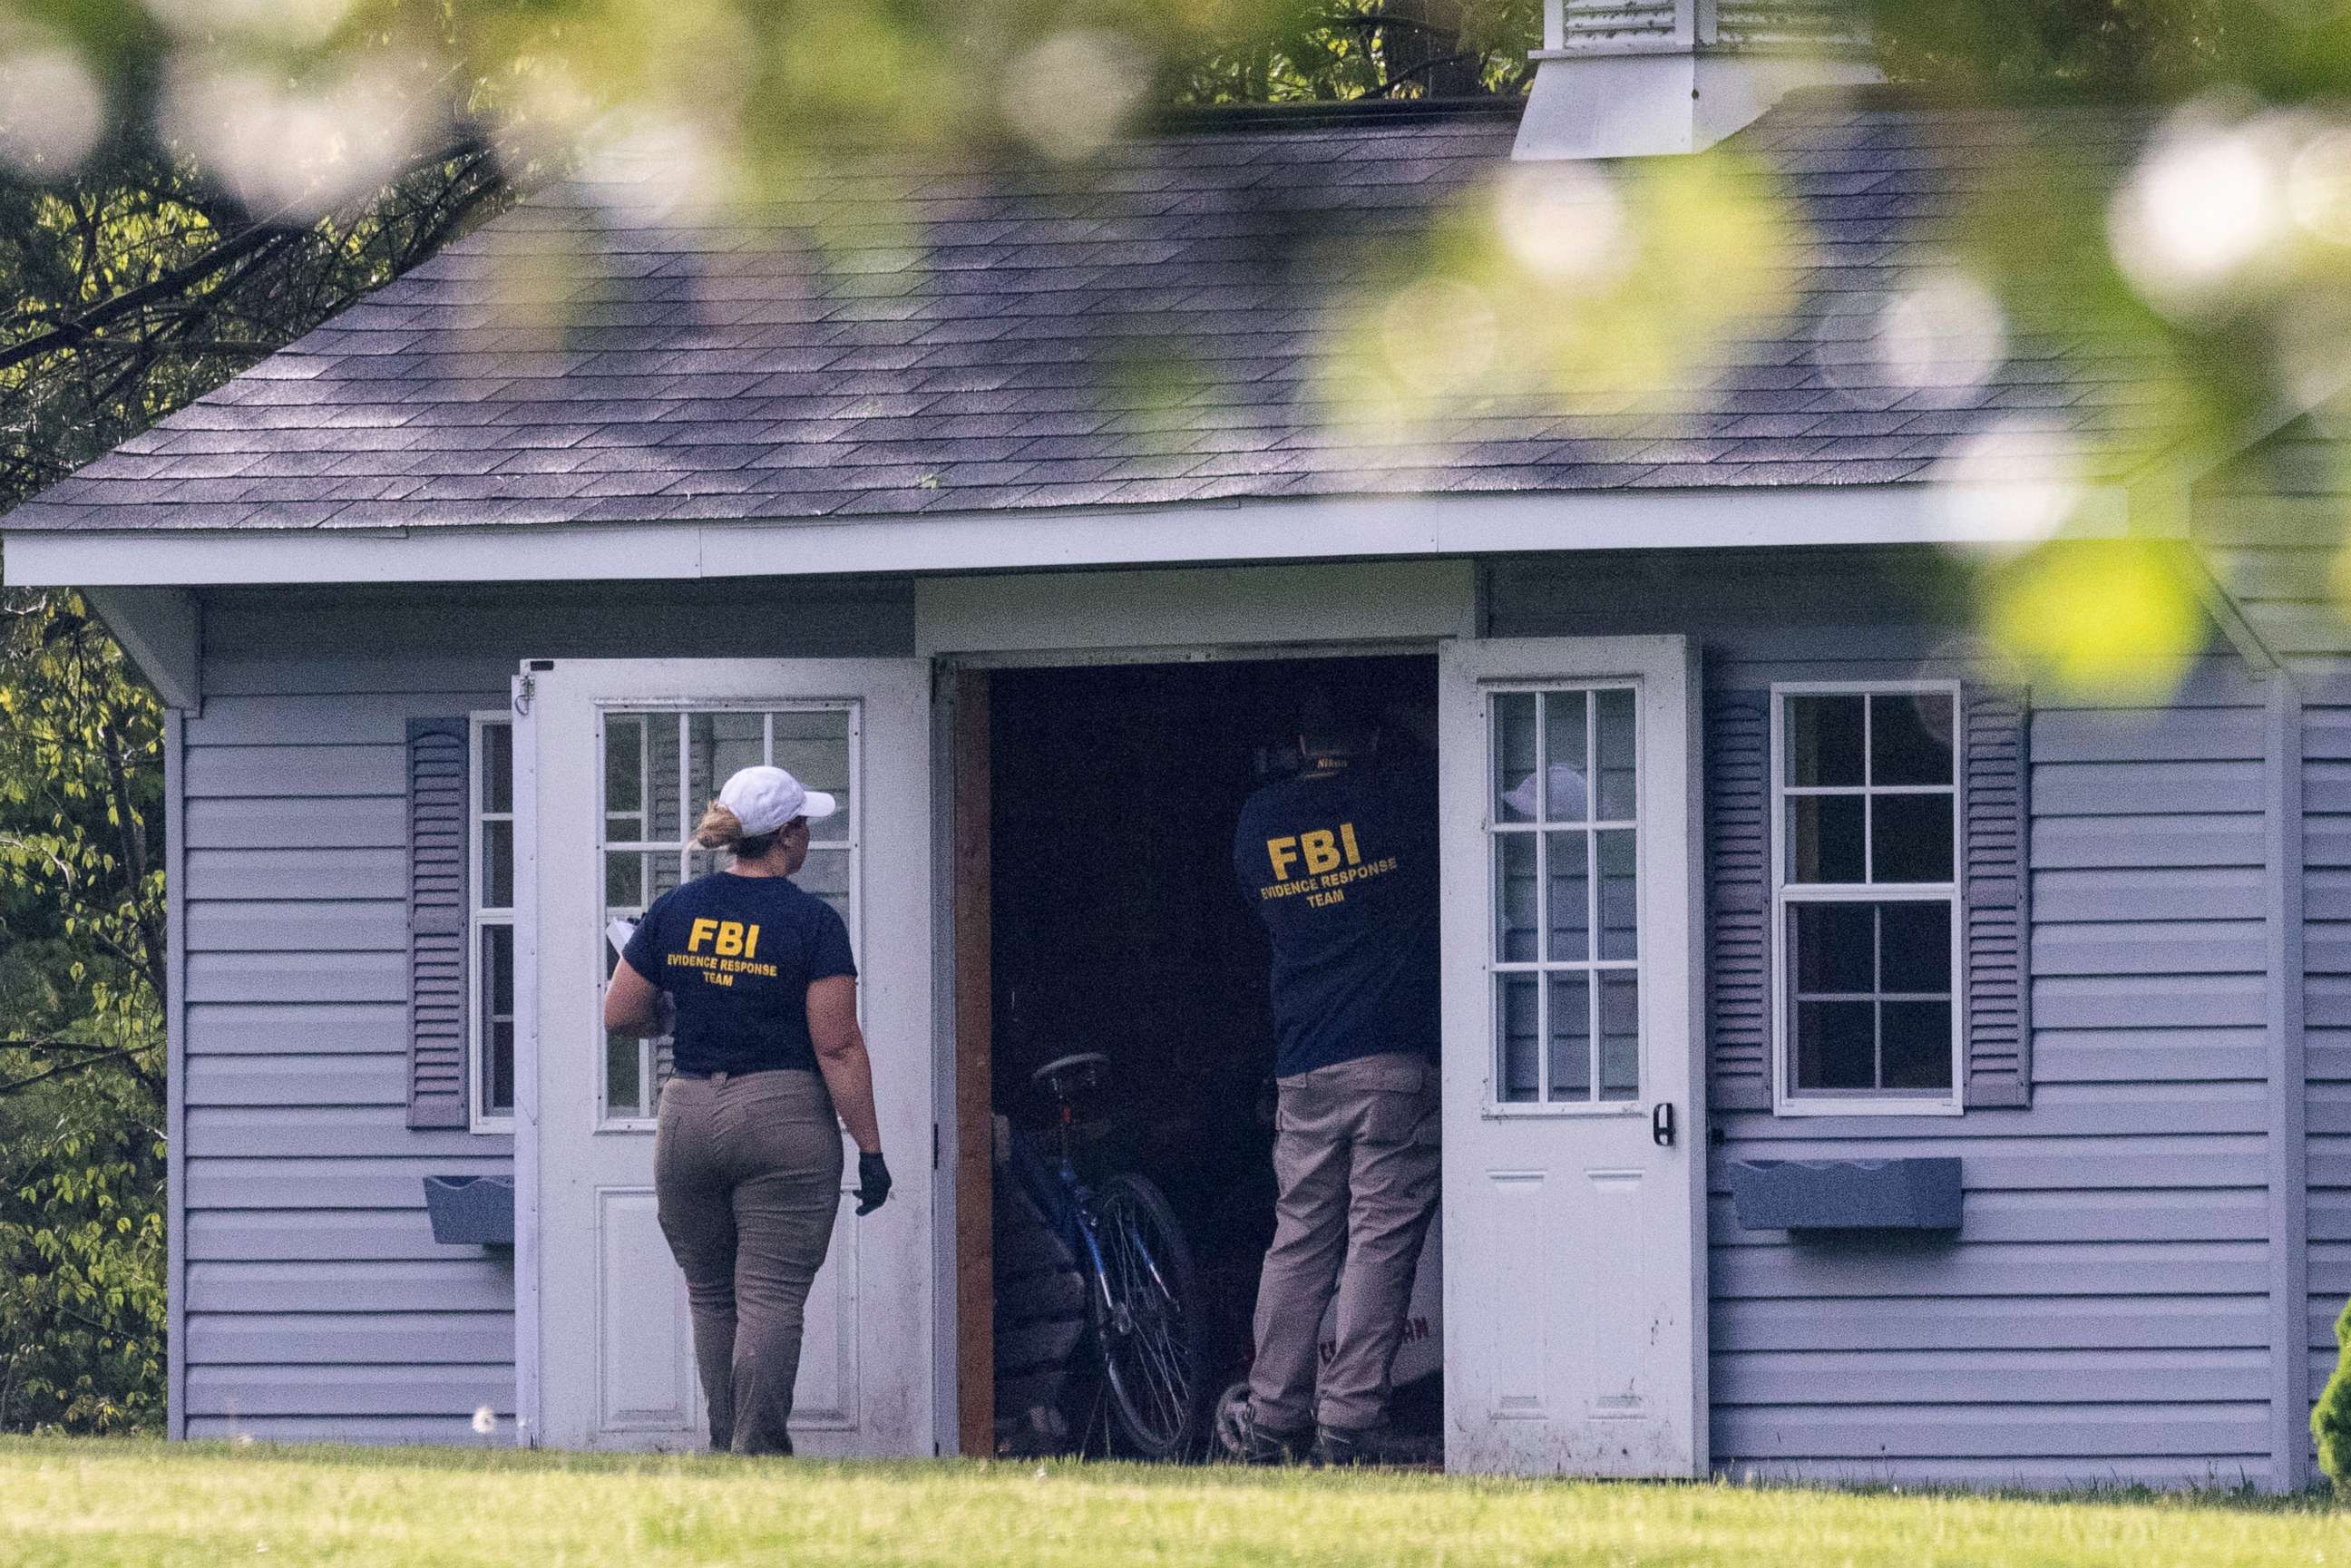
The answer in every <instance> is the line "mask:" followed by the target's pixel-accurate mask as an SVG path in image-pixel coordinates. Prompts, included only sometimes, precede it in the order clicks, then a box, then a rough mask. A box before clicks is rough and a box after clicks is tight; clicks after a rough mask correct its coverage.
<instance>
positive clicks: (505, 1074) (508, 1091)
mask: <svg viewBox="0 0 2351 1568" xmlns="http://www.w3.org/2000/svg"><path fill="white" fill-rule="evenodd" d="M514 1042H515V1026H514V1020H513V1019H501V1020H499V1021H497V1022H496V1023H493V1024H492V1025H491V1026H490V1030H489V1034H488V1036H487V1038H486V1040H484V1041H483V1044H484V1046H485V1048H486V1051H487V1056H486V1060H485V1061H483V1063H482V1079H483V1082H482V1108H483V1109H484V1110H485V1111H486V1112H487V1113H489V1114H491V1115H493V1116H511V1115H513V1114H514Z"/></svg>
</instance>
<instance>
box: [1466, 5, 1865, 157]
mask: <svg viewBox="0 0 2351 1568" xmlns="http://www.w3.org/2000/svg"><path fill="white" fill-rule="evenodd" d="M1858 11H1859V7H1858V6H1857V5H1854V4H1852V3H1851V0H1543V40H1542V47H1541V48H1540V49H1537V50H1535V51H1534V52H1533V53H1532V54H1531V56H1530V58H1531V59H1532V60H1533V61H1534V62H1535V81H1534V89H1533V91H1532V93H1531V95H1530V96H1529V98H1528V99H1527V109H1526V114H1525V117H1524V118H1523V119H1521V120H1520V121H1519V140H1518V144H1517V145H1516V146H1515V147H1514V148H1512V149H1511V152H1510V155H1511V156H1512V157H1513V158H1641V157H1650V156H1654V155H1656V154H1659V153H1668V152H1698V151H1699V150H1700V149H1702V148H1707V147H1711V146H1713V145H1714V144H1715V143H1716V142H1718V141H1721V140H1722V139H1723V138H1724V137H1726V136H1729V134H1730V133H1731V132H1732V131H1738V130H1740V128H1741V127H1743V126H1746V125H1749V124H1751V123H1752V122H1753V121H1754V120H1756V119H1757V118H1758V117H1759V116H1761V114H1762V113H1763V112H1764V111H1765V110H1768V109H1770V108H1771V106H1772V105H1773V104H1775V103H1777V102H1779V101H1780V99H1782V97H1783V96H1785V95H1786V94H1787V93H1789V92H1790V91H1792V90H1793V89H1797V88H1802V87H1826V86H1832V85H1838V84H1859V83H1864V82H1874V81H1877V80H1880V79H1881V78H1880V77H1879V75H1878V71H1877V68H1876V65H1875V64H1874V63H1873V62H1872V60H1871V57H1870V51H1869V40H1868V34H1867V30H1866V27H1865V24H1864V23H1863V22H1862V20H1861V18H1860V16H1859V15H1858Z"/></svg>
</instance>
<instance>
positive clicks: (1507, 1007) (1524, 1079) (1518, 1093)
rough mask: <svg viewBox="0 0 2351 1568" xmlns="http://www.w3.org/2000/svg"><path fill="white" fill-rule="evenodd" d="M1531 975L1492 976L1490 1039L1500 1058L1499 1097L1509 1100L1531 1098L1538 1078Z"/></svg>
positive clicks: (1538, 1051)
mask: <svg viewBox="0 0 2351 1568" xmlns="http://www.w3.org/2000/svg"><path fill="white" fill-rule="evenodd" d="M1540 983H1541V982H1540V980H1539V979H1538V977H1535V976H1533V975H1497V976H1495V977H1494V1032H1495V1034H1496V1036H1497V1037H1498V1038H1497V1039H1496V1040H1495V1042H1494V1044H1495V1050H1496V1054H1497V1055H1499V1057H1500V1058H1501V1072H1500V1074H1499V1078H1500V1082H1501V1098H1502V1099H1503V1100H1504V1101H1506V1102H1508V1103H1512V1104H1519V1103H1526V1102H1529V1101H1531V1100H1533V1099H1534V1098H1535V1091H1536V1086H1537V1085H1538V1084H1539V1083H1540V1082H1541V1071H1542V1065H1541V1040H1540V1039H1539V1038H1538V1030H1539V1028H1540V1026H1539V1025H1538V1024H1537V1022H1536V1013H1537V1011H1538V998H1537V997H1536V993H1535V987H1536V986H1537V985H1538V984H1540Z"/></svg>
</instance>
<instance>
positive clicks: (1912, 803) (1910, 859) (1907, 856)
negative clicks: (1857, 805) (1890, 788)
mask: <svg viewBox="0 0 2351 1568" xmlns="http://www.w3.org/2000/svg"><path fill="white" fill-rule="evenodd" d="M1869 807H1870V812H1871V821H1870V825H1869V834H1870V844H1869V848H1870V870H1871V871H1872V872H1873V873H1875V874H1874V875H1872V877H1871V878H1870V880H1871V881H1873V882H1949V881H1950V880H1951V797H1950V796H1949V795H1940V794H1938V795H1878V796H1875V797H1873V798H1872V799H1871V800H1870V803H1869Z"/></svg>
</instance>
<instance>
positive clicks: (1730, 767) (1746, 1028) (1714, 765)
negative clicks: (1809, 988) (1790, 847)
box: [1706, 692, 1771, 1111]
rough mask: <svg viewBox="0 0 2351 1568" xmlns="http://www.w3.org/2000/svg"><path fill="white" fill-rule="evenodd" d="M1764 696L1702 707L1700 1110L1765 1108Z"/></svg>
mask: <svg viewBox="0 0 2351 1568" xmlns="http://www.w3.org/2000/svg"><path fill="white" fill-rule="evenodd" d="M1706 890H1707V897H1706V964H1707V1009H1706V1011H1707V1042H1708V1051H1707V1055H1708V1079H1709V1082H1710V1090H1709V1098H1708V1103H1709V1104H1711V1105H1712V1106H1713V1107H1714V1109H1716V1110H1718V1111H1768V1110H1770V1109H1771V694H1770V693H1769V692H1710V693H1708V695H1707V698H1706Z"/></svg>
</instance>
